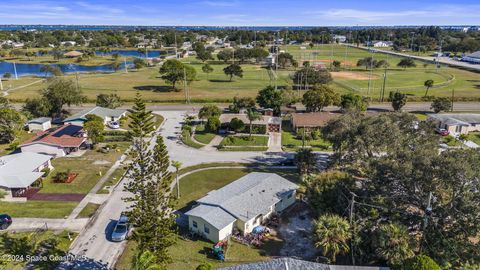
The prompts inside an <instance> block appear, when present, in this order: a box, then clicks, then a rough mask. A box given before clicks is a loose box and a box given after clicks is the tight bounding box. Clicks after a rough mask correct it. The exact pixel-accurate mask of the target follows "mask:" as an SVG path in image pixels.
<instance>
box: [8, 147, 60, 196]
mask: <svg viewBox="0 0 480 270" xmlns="http://www.w3.org/2000/svg"><path fill="white" fill-rule="evenodd" d="M51 158H52V157H51V156H48V155H43V154H37V153H31V152H25V153H18V154H12V155H6V156H3V157H0V191H2V193H6V194H5V196H4V200H8V201H18V200H21V201H22V200H23V201H24V200H26V198H25V193H26V191H27V190H28V189H29V188H30V186H31V185H32V184H33V182H35V181H37V180H38V179H39V178H40V177H42V175H43V174H44V173H43V172H42V170H43V169H45V168H49V169H53V167H52V165H51V163H50V159H51Z"/></svg>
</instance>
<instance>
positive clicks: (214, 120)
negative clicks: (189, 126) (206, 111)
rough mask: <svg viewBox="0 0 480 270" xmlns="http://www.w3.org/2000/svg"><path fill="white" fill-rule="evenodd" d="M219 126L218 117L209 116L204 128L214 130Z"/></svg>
mask: <svg viewBox="0 0 480 270" xmlns="http://www.w3.org/2000/svg"><path fill="white" fill-rule="evenodd" d="M219 127H220V119H218V117H216V116H214V117H209V118H208V120H207V125H206V126H205V128H206V130H208V131H211V132H215V131H217V129H218V128H219Z"/></svg>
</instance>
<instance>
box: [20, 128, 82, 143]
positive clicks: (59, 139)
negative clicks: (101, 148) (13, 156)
mask: <svg viewBox="0 0 480 270" xmlns="http://www.w3.org/2000/svg"><path fill="white" fill-rule="evenodd" d="M82 129H83V128H82V127H80V126H75V125H71V124H67V125H64V126H62V127H60V128H58V129H56V130H54V131H51V130H50V131H48V130H47V131H42V132H39V133H37V136H35V137H34V138H33V139H31V140H28V141H26V142H25V143H24V144H22V145H21V146H26V145H31V144H36V143H44V144H49V145H55V146H60V147H79V146H80V145H82V143H84V142H85V140H86V138H84V137H83V136H82V133H83V132H82Z"/></svg>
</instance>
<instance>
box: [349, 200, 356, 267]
mask: <svg viewBox="0 0 480 270" xmlns="http://www.w3.org/2000/svg"><path fill="white" fill-rule="evenodd" d="M350 194H351V195H352V201H351V202H350V214H349V217H350V227H351V228H352V229H354V215H355V213H354V211H355V197H356V196H357V195H355V193H353V192H350ZM353 231H354V232H355V230H353ZM352 235H353V237H355V233H353V234H352ZM350 245H351V247H350V251H351V256H352V265H355V255H354V239H352V241H350Z"/></svg>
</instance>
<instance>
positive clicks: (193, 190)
mask: <svg viewBox="0 0 480 270" xmlns="http://www.w3.org/2000/svg"><path fill="white" fill-rule="evenodd" d="M254 171H255V172H258V171H261V172H274V173H277V174H279V175H281V176H283V177H285V178H287V179H289V180H291V181H299V176H298V174H297V173H296V171H295V170H292V169H268V168H267V169H254V168H229V169H215V168H212V169H210V170H204V171H199V172H195V173H192V174H190V175H187V176H185V177H183V178H181V179H180V199H179V200H178V205H177V208H178V209H180V208H184V207H185V206H187V205H189V204H190V203H192V202H193V201H194V200H197V199H199V198H201V197H203V196H205V195H206V194H207V193H208V192H209V191H211V190H215V189H219V188H221V187H223V186H225V185H227V184H229V183H231V182H233V181H235V180H237V179H238V178H240V177H242V176H244V175H246V174H248V173H250V172H254Z"/></svg>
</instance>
